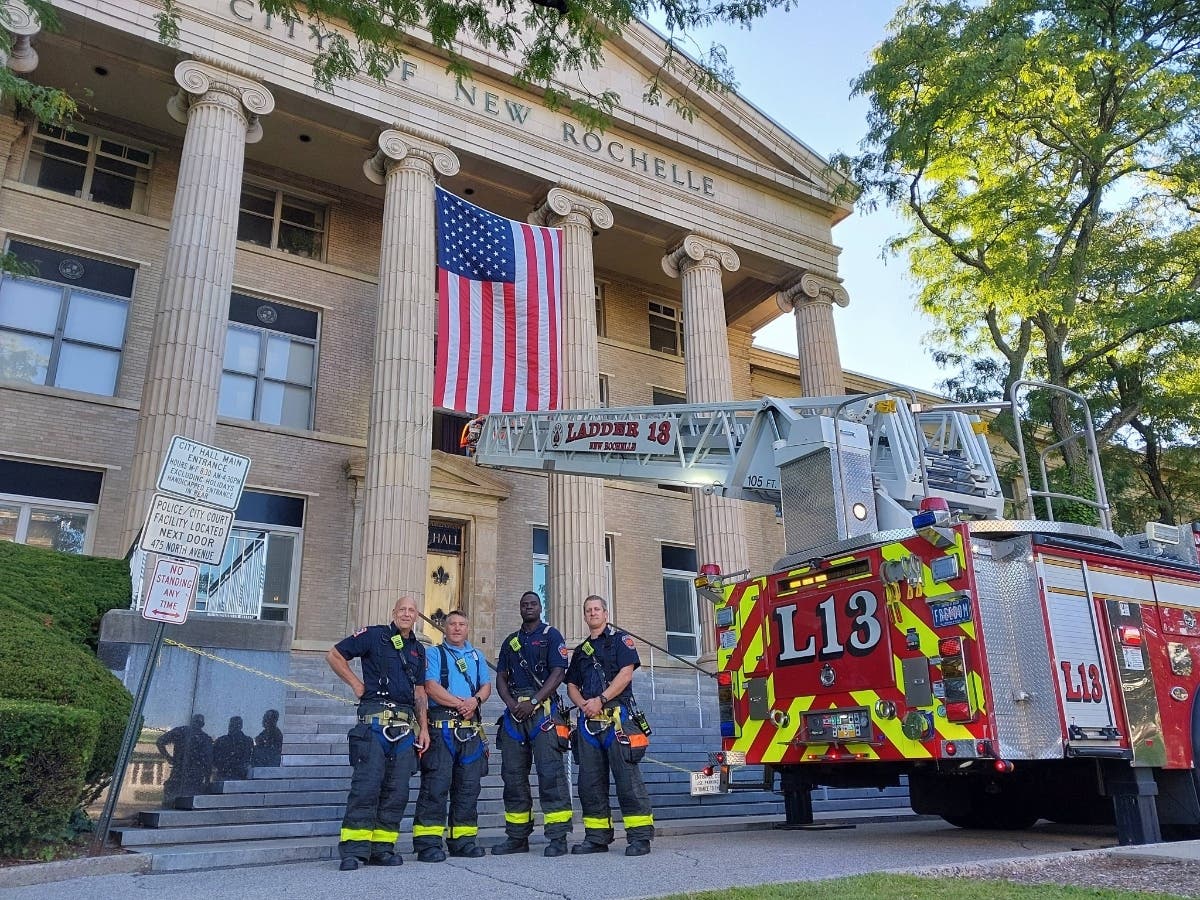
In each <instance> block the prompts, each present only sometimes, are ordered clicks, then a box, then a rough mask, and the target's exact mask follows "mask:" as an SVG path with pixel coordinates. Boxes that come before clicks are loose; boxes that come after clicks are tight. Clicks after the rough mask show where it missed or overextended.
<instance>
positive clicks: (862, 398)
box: [833, 387, 929, 497]
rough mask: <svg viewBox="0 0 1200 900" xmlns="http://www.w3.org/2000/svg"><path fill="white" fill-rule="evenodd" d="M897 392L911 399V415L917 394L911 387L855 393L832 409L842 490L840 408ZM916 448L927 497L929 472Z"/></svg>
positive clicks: (844, 473) (834, 438) (923, 489)
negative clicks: (838, 424)
mask: <svg viewBox="0 0 1200 900" xmlns="http://www.w3.org/2000/svg"><path fill="white" fill-rule="evenodd" d="M897 393H903V394H907V395H908V399H909V400H910V401H911V402H910V404H909V407H908V409H909V414H910V415H911V414H912V408H913V407H914V406H916V405H917V395H916V393H915V392H914V391H913V390H912V389H911V388H906V387H893V388H883V389H881V390H878V391H871V392H870V393H869V394H855V395H853V396H852V397H847V398H846V399H845V400H844V401H842V402H841V403H839V404H838V405H837V406H836V407H834V410H833V420H834V427H833V450H834V454H835V455H836V456H837V467H838V483H839V484H840V485H841V486H842V489H843V490H845V486H846V469H845V465H844V463H843V461H842V429H841V428H839V427H838V426H837V423H838V422H840V421H841V419H842V410H844V409H846V408H847V407H849V406H853V405H854V404H856V403H862V402H863V401H865V400H870V399H871V398H872V397H885V396H891V395H892V394H897ZM865 408H866V407H865V406H864V409H865ZM917 431H918V432H919V433H921V434H924V432H921V430H920V429H919V428H918V429H917ZM916 449H917V463H918V465H919V466H920V467H921V496H922V497H928V496H929V473H928V472H927V471H926V469H925V452H924V448H923V447H917V448H916Z"/></svg>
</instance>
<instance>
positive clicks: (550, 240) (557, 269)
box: [541, 228, 562, 409]
mask: <svg viewBox="0 0 1200 900" xmlns="http://www.w3.org/2000/svg"><path fill="white" fill-rule="evenodd" d="M541 236H542V244H543V245H544V246H545V248H546V307H547V311H548V313H549V315H548V316H547V326H548V329H549V332H550V359H549V367H550V397H549V403H548V404H547V408H549V409H558V356H559V346H558V313H559V302H558V300H559V298H558V287H559V279H560V277H561V266H560V265H559V255H560V251H561V248H562V244H561V242H560V241H558V240H556V239H555V238H556V235H554V234H553V232H551V231H550V229H549V228H543V229H541Z"/></svg>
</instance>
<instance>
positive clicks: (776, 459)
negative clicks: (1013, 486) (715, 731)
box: [468, 389, 1005, 553]
mask: <svg viewBox="0 0 1200 900" xmlns="http://www.w3.org/2000/svg"><path fill="white" fill-rule="evenodd" d="M985 431H986V429H985V427H984V424H983V422H982V420H981V418H980V416H979V414H978V413H975V412H968V411H963V410H958V409H953V408H932V409H929V410H923V409H922V408H921V406H920V404H919V403H918V402H917V399H916V397H915V396H914V395H913V394H912V392H910V391H906V390H903V389H891V390H887V391H879V392H875V393H872V394H858V395H853V396H837V397H799V398H792V399H780V398H776V397H765V398H763V399H762V400H759V401H744V402H730V403H707V404H680V405H672V406H641V407H624V408H607V409H605V408H599V409H586V410H561V411H552V412H534V413H510V414H496V415H490V416H486V417H484V418H482V419H478V420H475V421H474V422H473V423H472V424H471V425H470V426H469V436H468V444H469V446H470V447H472V448H473V453H474V456H475V460H476V462H477V463H479V464H481V465H486V466H494V467H500V468H507V469H517V470H521V469H524V470H534V471H543V472H555V471H557V472H565V473H570V474H574V475H592V476H598V477H603V478H609V479H619V480H631V481H641V482H650V483H657V484H665V485H671V486H677V487H686V488H695V489H697V490H700V491H702V492H704V493H707V494H713V495H717V496H722V497H730V498H734V499H739V500H749V501H755V502H762V503H770V504H773V505H774V506H775V508H776V510H777V512H778V513H779V514H781V515H782V517H783V521H784V526H785V533H786V537H785V543H786V549H787V551H788V552H789V553H795V552H801V551H804V550H808V549H812V548H814V547H818V546H822V545H824V544H827V543H833V542H836V541H838V540H844V539H846V538H851V537H854V536H857V535H862V534H868V533H872V532H879V531H890V530H893V529H900V528H908V527H910V526H911V521H912V516H913V513H914V512H915V511H917V510H918V509H919V507H920V504H921V501H922V500H923V499H925V498H926V497H939V498H942V499H943V500H945V502H946V504H947V506H948V508H949V510H950V511H951V512H952V513H956V514H958V516H959V517H961V518H964V519H997V518H999V517H1001V515H1002V514H1003V511H1004V503H1005V500H1004V496H1003V492H1002V490H1001V485H1000V479H999V477H998V476H997V474H996V467H995V463H994V461H993V459H992V454H991V450H990V448H989V446H988V443H987V438H986V434H985Z"/></svg>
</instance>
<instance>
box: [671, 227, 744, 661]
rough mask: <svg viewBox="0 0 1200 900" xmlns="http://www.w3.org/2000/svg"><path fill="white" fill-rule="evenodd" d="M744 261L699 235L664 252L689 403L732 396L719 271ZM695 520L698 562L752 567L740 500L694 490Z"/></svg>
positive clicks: (706, 611) (731, 568) (706, 631)
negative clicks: (676, 286)
mask: <svg viewBox="0 0 1200 900" xmlns="http://www.w3.org/2000/svg"><path fill="white" fill-rule="evenodd" d="M740 265H741V261H740V260H739V259H738V256H737V253H735V252H734V250H733V248H732V247H729V246H726V245H725V244H722V243H720V242H718V241H716V240H714V239H713V238H710V237H708V236H705V235H701V234H689V235H688V236H687V237H686V238H684V239H683V242H682V243H681V244H679V246H677V247H676V248H675V249H673V250H671V251H670V252H669V253H668V254H667V255H666V256H664V257H663V261H662V267H663V271H665V272H666V273H667V274H668V275H670V276H671V277H672V278H679V279H681V280H682V282H683V286H682V292H683V346H684V355H683V359H684V380H685V383H686V385H687V402H688V403H727V402H729V401H731V400H733V370H732V367H731V365H730V362H729V331H728V328H727V326H726V324H725V294H724V291H723V290H722V289H721V270H722V268H724V269H726V270H727V271H730V272H736V271H737V270H738V267H739V266H740ZM692 520H693V522H694V527H695V532H696V559H697V562H698V563H699V564H700V565H704V564H705V563H717V564H718V565H719V566H720V567H721V571H722V572H723V573H729V572H739V571H741V570H743V569H747V568H749V565H750V555H749V553H748V552H747V550H746V534H745V524H744V522H743V517H742V510H741V507H740V506H738V502H737V501H736V500H731V499H728V498H726V497H716V496H713V495H711V494H705V493H704V492H703V491H702V490H694V491H692ZM699 607H700V639H701V649H702V652H703V653H709V652H711V651H712V649H713V628H712V606H711V605H710V604H709V603H707V602H705V601H703V600H702V601H700V603H699Z"/></svg>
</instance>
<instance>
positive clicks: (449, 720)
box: [429, 706, 487, 744]
mask: <svg viewBox="0 0 1200 900" xmlns="http://www.w3.org/2000/svg"><path fill="white" fill-rule="evenodd" d="M429 727H430V729H431V730H432V729H434V728H436V729H438V730H439V731H441V732H442V733H443V734H449V735H452V736H453V737H454V739H455V740H456V741H458V742H459V743H460V744H465V743H466V742H467V741H470V740H474V739H475V738H477V737H478V738H481V739H483V740H485V741H486V740H487V738H486V737H485V736H484V733H483V723H482V722H480V721H478V720H476V719H473V718H472V719H464V718H463V717H462V716H460V715H458V714H457V713H456V712H455V711H454V710H452V709H447V708H446V707H444V706H435V707H433V708H432V709H430V710H429Z"/></svg>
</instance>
